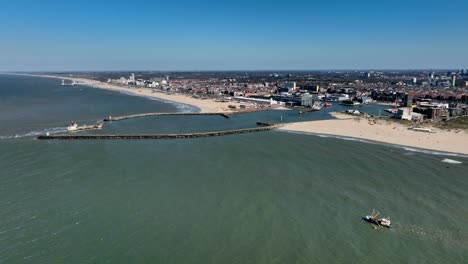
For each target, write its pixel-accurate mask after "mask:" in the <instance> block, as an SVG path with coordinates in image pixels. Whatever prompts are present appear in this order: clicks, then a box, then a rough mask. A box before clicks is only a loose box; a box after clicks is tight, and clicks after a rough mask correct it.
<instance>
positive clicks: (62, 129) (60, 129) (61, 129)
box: [0, 127, 67, 139]
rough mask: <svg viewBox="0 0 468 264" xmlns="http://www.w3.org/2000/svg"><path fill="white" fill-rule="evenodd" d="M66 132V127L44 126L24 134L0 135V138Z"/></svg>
mask: <svg viewBox="0 0 468 264" xmlns="http://www.w3.org/2000/svg"><path fill="white" fill-rule="evenodd" d="M64 132H67V128H66V127H53V128H46V129H43V130H38V131H31V132H29V133H26V134H15V135H6V136H0V139H15V138H26V137H36V136H39V135H44V134H47V133H49V134H58V133H64Z"/></svg>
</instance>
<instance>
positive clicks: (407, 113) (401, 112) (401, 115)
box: [394, 107, 411, 120]
mask: <svg viewBox="0 0 468 264" xmlns="http://www.w3.org/2000/svg"><path fill="white" fill-rule="evenodd" d="M394 118H396V119H403V120H411V108H409V107H402V108H398V111H397V112H396V113H395V115H394Z"/></svg>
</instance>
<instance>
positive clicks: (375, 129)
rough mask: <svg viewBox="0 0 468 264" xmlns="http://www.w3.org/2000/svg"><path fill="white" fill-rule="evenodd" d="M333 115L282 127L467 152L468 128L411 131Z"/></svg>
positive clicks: (384, 142) (439, 149) (355, 138)
mask: <svg viewBox="0 0 468 264" xmlns="http://www.w3.org/2000/svg"><path fill="white" fill-rule="evenodd" d="M331 114H332V116H334V117H335V118H336V119H331V120H319V121H306V122H296V123H288V124H284V126H282V127H281V128H279V130H280V131H285V132H292V133H307V134H313V135H316V136H330V137H336V138H340V137H345V138H351V139H354V140H363V141H368V142H370V143H381V144H391V145H395V146H398V147H407V148H415V149H417V150H421V151H435V152H438V151H440V152H446V153H447V154H459V155H468V131H463V130H457V131H446V130H442V129H438V128H431V129H433V130H434V131H435V133H426V132H418V131H413V130H409V129H408V127H406V126H404V125H401V124H398V123H394V122H389V121H383V120H378V121H377V122H376V123H373V122H370V121H369V120H367V119H365V118H359V117H358V118H357V117H353V116H349V115H345V114H341V113H331Z"/></svg>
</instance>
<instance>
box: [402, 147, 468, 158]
mask: <svg viewBox="0 0 468 264" xmlns="http://www.w3.org/2000/svg"><path fill="white" fill-rule="evenodd" d="M395 146H398V145H395ZM400 147H402V148H403V149H404V150H407V151H412V152H419V153H424V154H430V155H440V156H450V157H463V158H468V155H463V154H457V153H450V152H442V151H436V150H429V149H420V148H411V147H405V146H400Z"/></svg>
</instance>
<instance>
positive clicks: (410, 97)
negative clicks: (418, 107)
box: [402, 94, 413, 107]
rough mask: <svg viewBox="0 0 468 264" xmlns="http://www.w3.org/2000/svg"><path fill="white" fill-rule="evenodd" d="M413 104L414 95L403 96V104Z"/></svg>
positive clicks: (408, 105)
mask: <svg viewBox="0 0 468 264" xmlns="http://www.w3.org/2000/svg"><path fill="white" fill-rule="evenodd" d="M412 105H413V95H411V94H405V96H403V101H402V106H403V107H410V106H412Z"/></svg>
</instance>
